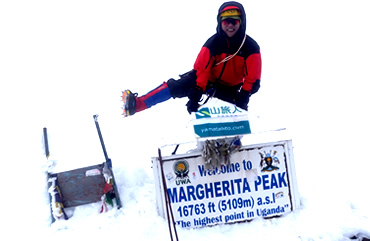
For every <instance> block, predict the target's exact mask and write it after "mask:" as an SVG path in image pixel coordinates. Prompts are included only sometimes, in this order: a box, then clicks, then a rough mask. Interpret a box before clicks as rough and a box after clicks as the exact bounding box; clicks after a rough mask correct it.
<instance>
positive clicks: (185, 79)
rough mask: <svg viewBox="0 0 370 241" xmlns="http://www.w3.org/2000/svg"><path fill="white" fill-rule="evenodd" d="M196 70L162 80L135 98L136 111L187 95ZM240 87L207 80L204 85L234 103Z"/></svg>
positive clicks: (208, 92) (210, 91)
mask: <svg viewBox="0 0 370 241" xmlns="http://www.w3.org/2000/svg"><path fill="white" fill-rule="evenodd" d="M196 79H197V75H196V71H195V70H191V71H189V72H187V73H185V74H183V75H180V79H178V80H175V79H169V80H168V81H167V82H163V83H162V84H161V85H159V86H158V87H157V88H155V89H153V90H151V91H150V92H148V93H147V94H145V95H143V96H140V97H138V98H137V99H136V112H139V111H142V110H145V109H147V108H150V107H152V106H154V105H156V104H158V103H161V102H164V101H166V100H168V99H170V98H171V97H172V98H183V97H187V96H188V94H189V91H190V90H191V89H192V88H194V87H195V86H196ZM240 88H241V84H240V85H236V86H225V85H222V84H219V83H213V82H209V83H208V85H207V87H206V93H207V94H210V95H213V94H214V97H216V98H219V99H221V100H224V101H227V102H230V103H233V104H235V97H236V95H237V94H238V92H239V90H240Z"/></svg>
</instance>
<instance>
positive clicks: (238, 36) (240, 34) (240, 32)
mask: <svg viewBox="0 0 370 241" xmlns="http://www.w3.org/2000/svg"><path fill="white" fill-rule="evenodd" d="M230 6H235V7H237V8H239V10H240V13H241V16H240V18H241V20H242V21H241V24H240V28H239V30H238V32H237V33H236V34H235V36H233V37H232V42H235V43H236V44H240V43H241V42H242V41H243V38H244V35H245V29H246V26H247V18H246V16H245V11H244V7H243V5H242V4H240V3H238V2H234V1H230V2H225V3H223V4H222V5H221V7H220V8H219V9H218V14H217V34H218V35H219V36H223V37H227V36H226V34H225V33H224V32H223V31H222V28H221V21H220V20H221V18H220V14H221V12H222V10H223V9H224V8H226V7H230Z"/></svg>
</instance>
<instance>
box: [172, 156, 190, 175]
mask: <svg viewBox="0 0 370 241" xmlns="http://www.w3.org/2000/svg"><path fill="white" fill-rule="evenodd" d="M173 171H174V172H175V174H176V176H177V177H179V178H185V177H187V176H188V174H189V163H188V162H187V161H186V160H180V161H177V162H175V163H174V164H173Z"/></svg>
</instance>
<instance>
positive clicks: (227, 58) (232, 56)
mask: <svg viewBox="0 0 370 241" xmlns="http://www.w3.org/2000/svg"><path fill="white" fill-rule="evenodd" d="M246 38H247V35H244V38H243V41H242V44H241V45H240V47H239V49H238V51H236V52H235V54H233V55H230V56H227V57H226V58H224V59H223V60H221V61H220V62H218V63H217V64H216V65H219V64H221V63H224V62H226V61H229V60H230V59H232V58H234V56H235V55H237V53H238V52H239V51H240V49H241V48H242V47H243V45H244V42H245V39H246Z"/></svg>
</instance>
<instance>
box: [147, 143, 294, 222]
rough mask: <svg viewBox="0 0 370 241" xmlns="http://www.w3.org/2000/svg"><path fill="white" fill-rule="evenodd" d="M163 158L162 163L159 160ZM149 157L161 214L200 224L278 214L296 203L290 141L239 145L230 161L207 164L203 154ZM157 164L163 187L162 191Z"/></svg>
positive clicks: (291, 209)
mask: <svg viewBox="0 0 370 241" xmlns="http://www.w3.org/2000/svg"><path fill="white" fill-rule="evenodd" d="M161 160H162V165H161V163H160V161H161ZM161 160H160V158H153V170H154V175H155V178H156V182H155V185H156V193H157V207H158V210H159V214H160V215H161V216H163V217H168V214H167V213H166V211H165V210H166V209H165V205H166V202H165V196H164V195H168V198H169V203H170V205H171V208H172V213H173V216H174V220H175V224H176V225H177V226H180V227H184V228H198V227H204V226H209V225H216V224H228V223H235V222H240V221H246V220H252V219H254V218H258V217H262V218H268V217H276V216H281V215H283V214H286V213H289V212H291V211H293V210H294V209H296V208H297V207H298V206H299V197H298V191H297V182H296V175H295V168H294V160H293V152H292V141H291V140H288V141H277V142H271V143H260V144H253V145H248V146H242V147H241V149H240V150H239V151H238V152H236V153H234V154H232V156H231V158H230V164H229V165H224V164H221V165H220V166H216V167H211V168H207V167H206V165H205V164H204V160H203V157H202V155H201V153H200V152H199V153H198V152H194V153H189V154H182V155H172V156H165V157H162V158H161ZM161 167H163V174H164V175H163V176H164V179H165V184H166V187H167V190H164V186H163V182H162V179H161V177H162V175H161V172H162V170H161Z"/></svg>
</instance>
